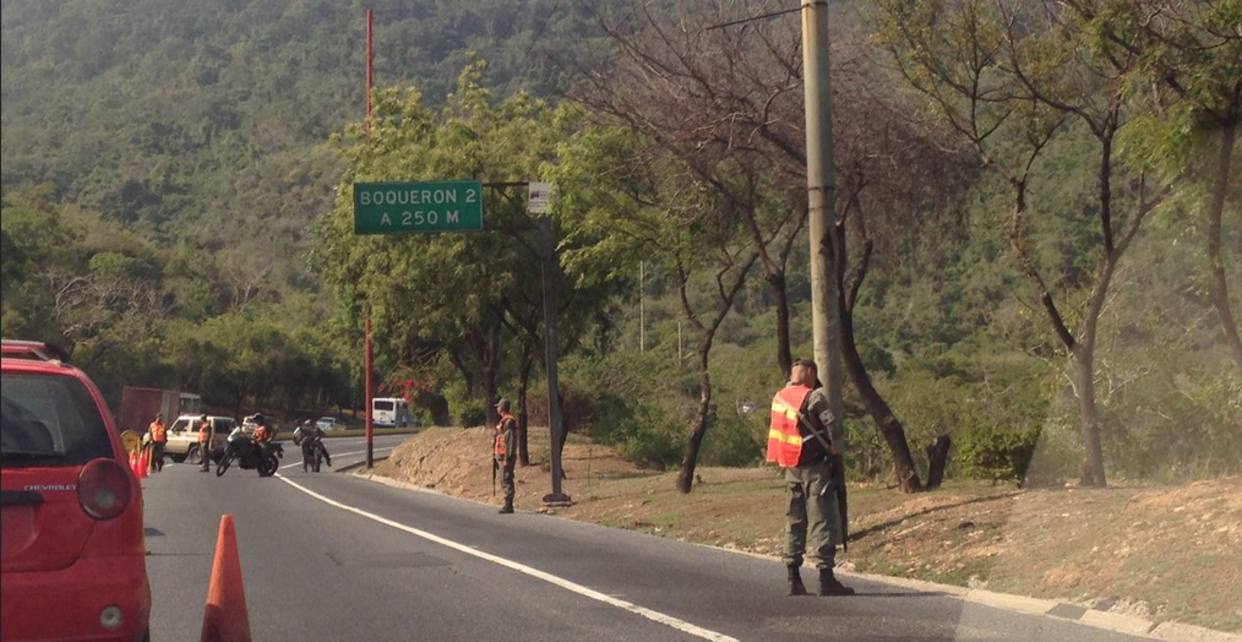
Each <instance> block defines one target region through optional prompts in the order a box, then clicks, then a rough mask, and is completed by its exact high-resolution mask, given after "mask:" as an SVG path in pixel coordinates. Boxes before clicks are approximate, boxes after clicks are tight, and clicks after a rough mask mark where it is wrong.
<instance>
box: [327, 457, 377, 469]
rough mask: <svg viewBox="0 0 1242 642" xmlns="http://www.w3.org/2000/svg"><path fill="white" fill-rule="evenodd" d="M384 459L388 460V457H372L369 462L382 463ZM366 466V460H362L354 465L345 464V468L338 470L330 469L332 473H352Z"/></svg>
mask: <svg viewBox="0 0 1242 642" xmlns="http://www.w3.org/2000/svg"><path fill="white" fill-rule="evenodd" d="M385 459H388V455H384V456H383V457H372V458H371V462H372V463H379V462H381V461H384V460H385ZM366 465H367V462H366V460H365V459H364V460H362V461H360V462H355V463H352V464H347V465H345V466H341V467H340V468H333V469H332V472H334V473H349V472H353V471H355V470H358V469H359V468H365V467H366Z"/></svg>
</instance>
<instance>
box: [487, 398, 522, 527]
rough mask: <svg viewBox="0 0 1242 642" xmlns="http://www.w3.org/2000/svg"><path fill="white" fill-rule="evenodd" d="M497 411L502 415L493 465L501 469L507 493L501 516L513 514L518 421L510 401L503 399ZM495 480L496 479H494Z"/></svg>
mask: <svg viewBox="0 0 1242 642" xmlns="http://www.w3.org/2000/svg"><path fill="white" fill-rule="evenodd" d="M496 411H497V412H499V413H500V422H499V423H497V424H496V440H495V442H494V443H493V446H492V462H493V463H492V465H493V466H496V467H498V468H500V471H501V476H500V485H501V487H502V488H503V489H504V491H505V505H504V507H502V508H501V509H500V514H502V515H505V514H508V513H512V512H513V496H514V494H516V489H515V488H514V483H513V468H514V466H516V465H517V420H516V419H514V418H513V415H512V414H511V413H510V412H509V400H508V399H501V400H500V401H499V402H497V403H496ZM493 479H495V478H493Z"/></svg>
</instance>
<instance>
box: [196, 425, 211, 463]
mask: <svg viewBox="0 0 1242 642" xmlns="http://www.w3.org/2000/svg"><path fill="white" fill-rule="evenodd" d="M198 452H200V453H202V455H203V463H202V465H201V466H199V468H198V472H200V473H205V472H207V471H209V470H211V421H210V420H209V419H207V415H203V416H202V417H200V418H199V420H198Z"/></svg>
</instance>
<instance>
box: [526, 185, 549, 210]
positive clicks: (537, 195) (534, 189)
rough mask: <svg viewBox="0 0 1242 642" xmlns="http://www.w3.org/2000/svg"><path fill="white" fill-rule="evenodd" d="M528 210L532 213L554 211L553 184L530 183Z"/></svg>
mask: <svg viewBox="0 0 1242 642" xmlns="http://www.w3.org/2000/svg"><path fill="white" fill-rule="evenodd" d="M529 190H530V191H529V194H528V196H529V200H528V201H527V205H526V211H528V212H530V213H531V214H547V213H548V212H550V211H552V184H551V183H535V182H532V183H530V187H529Z"/></svg>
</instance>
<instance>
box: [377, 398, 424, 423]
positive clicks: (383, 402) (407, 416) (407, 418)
mask: <svg viewBox="0 0 1242 642" xmlns="http://www.w3.org/2000/svg"><path fill="white" fill-rule="evenodd" d="M371 424H372V425H375V426H388V427H392V428H405V427H406V426H413V425H414V415H412V414H411V413H410V408H409V407H408V406H407V405H406V403H405V399H402V398H401V397H376V398H374V399H372V400H371Z"/></svg>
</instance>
